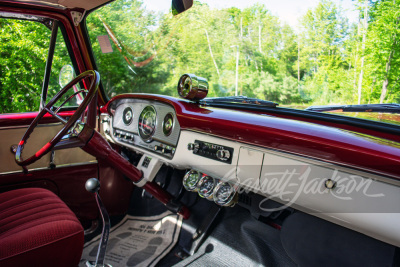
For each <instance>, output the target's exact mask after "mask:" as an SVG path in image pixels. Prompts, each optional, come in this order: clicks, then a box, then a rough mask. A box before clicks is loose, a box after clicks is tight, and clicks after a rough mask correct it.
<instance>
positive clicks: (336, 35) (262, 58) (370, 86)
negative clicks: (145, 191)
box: [0, 0, 400, 112]
mask: <svg viewBox="0 0 400 267" xmlns="http://www.w3.org/2000/svg"><path fill="white" fill-rule="evenodd" d="M354 3H355V9H357V11H358V14H359V18H358V20H357V21H356V22H349V20H348V19H347V18H346V17H345V15H344V11H343V10H342V9H341V7H340V6H338V5H336V4H335V3H334V2H332V1H330V0H321V1H320V2H319V4H318V5H317V6H316V7H315V8H313V9H310V10H308V11H307V12H306V14H305V15H304V16H303V17H302V18H301V19H300V21H299V23H298V25H299V27H298V28H297V29H293V28H292V27H291V26H289V25H288V24H285V23H282V22H281V21H280V20H279V18H278V17H277V16H274V15H272V13H271V12H270V11H269V10H268V7H267V6H265V5H262V4H256V5H253V6H251V7H249V8H244V9H238V8H234V7H231V8H226V9H213V8H210V7H209V6H208V5H207V4H202V3H200V2H197V1H195V3H194V6H193V7H192V8H191V9H189V10H188V11H186V12H184V13H182V14H179V15H177V16H172V15H171V14H161V13H156V12H154V11H149V10H146V9H145V5H144V4H143V3H142V1H140V0H122V1H115V2H112V3H110V4H108V5H107V6H104V7H102V8H100V9H99V10H96V11H94V12H92V13H91V14H90V15H89V16H88V18H87V28H88V32H89V35H90V40H91V43H92V47H93V52H94V56H95V59H96V63H97V66H98V69H99V71H100V73H101V79H102V85H103V88H104V89H105V91H106V93H107V94H108V95H109V96H110V97H112V96H114V95H116V94H120V93H127V92H146V93H157V94H167V95H173V96H176V95H177V93H176V85H177V81H178V79H179V77H180V76H181V75H182V74H184V73H194V74H196V75H198V76H201V77H205V78H206V79H207V80H208V81H209V85H210V91H209V96H230V95H234V94H235V89H236V73H237V74H238V79H237V90H238V94H239V95H245V96H248V97H256V98H260V99H266V100H270V101H275V102H278V103H280V104H281V105H291V106H299V107H305V106H309V105H322V104H367V103H400V82H399V79H400V43H399V40H398V39H399V36H400V28H399V20H400V2H399V1H397V2H396V0H391V1H385V0H380V1H369V0H367V1H365V0H359V1H354ZM23 24H24V22H21V21H17V20H11V19H2V20H1V21H0V53H1V57H0V88H1V91H0V95H1V98H0V105H1V109H2V110H1V112H11V111H13V108H12V109H10V108H7V105H9V104H10V103H11V104H13V105H14V106H15V107H16V108H19V109H20V110H21V107H22V106H24V107H25V110H35V108H37V104H35V103H38V102H39V101H38V99H39V97H40V90H41V85H42V82H43V71H44V67H45V62H46V58H47V51H48V45H49V39H50V33H51V32H50V30H49V29H48V28H46V27H44V26H43V27H38V26H32V25H31V26H29V27H26V25H23ZM10 31H11V32H14V34H10ZM104 35H107V36H108V38H109V40H110V43H111V46H112V49H113V52H112V53H102V51H101V47H100V45H99V39H98V36H104ZM38 36H41V38H43V40H42V41H38V40H37V37H38ZM16 38H22V39H23V40H24V41H23V42H21V41H20V40H17V39H16ZM29 38H33V39H34V38H36V39H34V40H35V41H32V40H31V41H30V39H29ZM61 46H62V45H61ZM16 47H17V48H18V51H19V52H20V53H19V54H18V55H17V54H16V53H13V52H9V51H11V50H15V49H16ZM32 50H33V52H32ZM24 51H26V52H24ZM237 52H239V53H237ZM238 54H239V57H237V55H238ZM237 59H239V60H238V69H236V63H237ZM13 61H18V62H20V63H19V64H10V63H12V62H13ZM69 62H70V60H69V59H68V58H67V54H66V53H63V54H62V55H61V56H56V57H55V59H54V63H53V68H52V77H53V78H52V79H53V80H54V81H53V82H51V83H50V86H51V88H49V90H50V91H53V93H54V92H55V91H57V90H59V89H60V87H59V86H58V85H57V82H56V79H57V77H58V72H59V71H60V68H61V66H63V65H64V64H71V63H69ZM21 66H22V67H23V69H22V70H21ZM15 74H18V75H15ZM15 88H18V90H15ZM27 98H28V99H27ZM21 99H22V100H21ZM24 99H25V100H24ZM18 106H21V107H18Z"/></svg>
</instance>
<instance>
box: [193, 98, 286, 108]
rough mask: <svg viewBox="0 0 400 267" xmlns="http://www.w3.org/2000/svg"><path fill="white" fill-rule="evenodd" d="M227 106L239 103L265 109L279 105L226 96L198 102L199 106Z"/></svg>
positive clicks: (260, 100)
mask: <svg viewBox="0 0 400 267" xmlns="http://www.w3.org/2000/svg"><path fill="white" fill-rule="evenodd" d="M214 103H216V104H225V103H226V104H229V103H241V104H253V105H261V106H266V107H276V106H278V105H279V104H278V103H274V102H271V101H267V100H262V99H257V98H249V97H247V96H227V97H208V98H205V99H203V100H201V101H200V104H203V105H207V104H214Z"/></svg>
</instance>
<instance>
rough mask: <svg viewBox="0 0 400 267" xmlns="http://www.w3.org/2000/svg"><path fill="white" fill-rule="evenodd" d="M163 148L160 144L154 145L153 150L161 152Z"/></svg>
mask: <svg viewBox="0 0 400 267" xmlns="http://www.w3.org/2000/svg"><path fill="white" fill-rule="evenodd" d="M163 149H164V148H163V147H162V146H154V150H155V151H159V152H162V151H163Z"/></svg>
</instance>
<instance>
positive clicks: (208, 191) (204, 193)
mask: <svg viewBox="0 0 400 267" xmlns="http://www.w3.org/2000/svg"><path fill="white" fill-rule="evenodd" d="M207 182H212V187H211V188H205V185H206V183H207ZM216 185H217V180H216V179H214V178H213V177H211V176H208V175H205V176H203V177H201V179H200V181H199V182H198V183H197V187H198V193H199V196H201V197H203V198H207V199H212V198H213V193H214V189H215V186H216Z"/></svg>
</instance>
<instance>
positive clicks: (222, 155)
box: [187, 140, 233, 163]
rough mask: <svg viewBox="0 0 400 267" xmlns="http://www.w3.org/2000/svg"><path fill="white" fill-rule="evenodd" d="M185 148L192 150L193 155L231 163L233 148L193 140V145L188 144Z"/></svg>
mask: <svg viewBox="0 0 400 267" xmlns="http://www.w3.org/2000/svg"><path fill="white" fill-rule="evenodd" d="M187 148H188V150H192V151H193V154H195V155H199V156H202V157H205V158H209V159H213V160H218V161H221V162H225V163H232V155H233V148H231V147H227V146H222V145H218V144H212V143H207V142H203V141H199V140H195V141H194V143H189V144H188V146H187Z"/></svg>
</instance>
